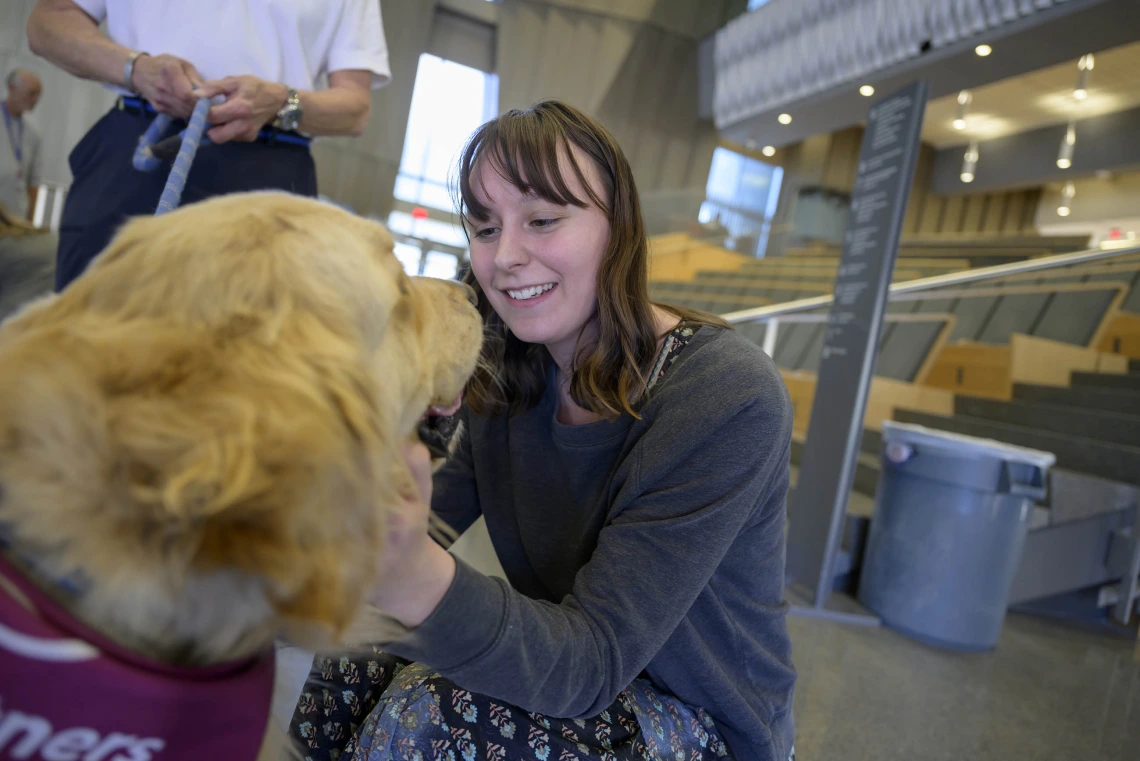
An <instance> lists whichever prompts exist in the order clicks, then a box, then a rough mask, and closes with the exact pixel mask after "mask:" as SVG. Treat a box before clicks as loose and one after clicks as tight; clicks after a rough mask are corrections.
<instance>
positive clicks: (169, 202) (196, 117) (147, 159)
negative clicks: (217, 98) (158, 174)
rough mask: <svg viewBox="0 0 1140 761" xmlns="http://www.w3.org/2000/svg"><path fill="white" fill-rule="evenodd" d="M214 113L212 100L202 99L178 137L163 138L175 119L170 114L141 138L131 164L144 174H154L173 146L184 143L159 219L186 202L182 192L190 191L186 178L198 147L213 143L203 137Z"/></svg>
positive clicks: (168, 181)
mask: <svg viewBox="0 0 1140 761" xmlns="http://www.w3.org/2000/svg"><path fill="white" fill-rule="evenodd" d="M209 110H210V99H209V98H199V99H198V102H197V103H196V104H195V105H194V112H193V113H192V114H191V115H190V119H189V121H188V122H187V124H186V129H184V130H182V131H181V132H179V133H178V134H177V135H172V136H171V137H168V138H166V139H164V140H161V141H160V140H159V138H160V137H161V136H162V135H163V133H165V132H166V130H168V129H169V128H170V125H171V123H172V122H173V121H174V119H173V118H172V117H171V116H169V115H167V114H159V115H158V116H156V117H155V118H154V121H153V122H151V123H150V126H149V127H147V130H146V132H144V133H143V135H142V137H140V138H139V145H138V147H137V148H136V149H135V155H134V157H133V159H132V161H131V163H132V164H133V165H134V167H135V169H138V170H139V171H140V172H153V171H154V170H155V169H157V168H158V167H159V166H160V165H161V164H162V163H163V159H164V157H165V156H166V155H168V154H169V151H170V149H171V148H172V146H173V144H175V143H177V142H181V145H180V146H179V148H178V155H177V156H175V157H174V165H173V166H172V167H171V168H170V176H168V177H167V178H166V187H164V188H163V189H162V196H161V197H160V198H159V199H158V209H157V210H156V211H155V212H154V214H155V216H159V215H161V214H165V213H167V212H168V211H174V210H175V209H176V208H178V202H179V201H180V200H182V191H183V190H184V189H185V188H186V177H187V176H188V175H189V174H190V165H191V164H192V163H194V155H195V154H196V153H197V152H198V146H199V145H200V144H201V143H203V142H209V140H210V138H208V137H203V136H202V133H203V132H205V130H206V114H207V113H208V112H209Z"/></svg>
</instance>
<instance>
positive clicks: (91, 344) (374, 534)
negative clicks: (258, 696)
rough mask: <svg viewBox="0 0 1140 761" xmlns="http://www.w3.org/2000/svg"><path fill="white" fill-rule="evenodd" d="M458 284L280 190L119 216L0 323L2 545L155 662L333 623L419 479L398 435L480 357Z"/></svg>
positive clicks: (250, 652)
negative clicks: (93, 251)
mask: <svg viewBox="0 0 1140 761" xmlns="http://www.w3.org/2000/svg"><path fill="white" fill-rule="evenodd" d="M465 289H466V287H465V286H462V285H460V284H458V283H453V282H448V281H441V280H433V279H426V278H409V277H407V276H406V275H405V274H404V272H403V269H402V267H401V265H400V263H399V262H398V261H397V259H396V257H395V256H394V254H393V241H392V237H391V236H390V234H389V233H388V231H387V230H385V229H384V228H383V227H382V226H381V225H379V224H376V223H374V222H371V221H368V220H365V219H361V218H359V217H356V216H353V215H352V214H349V213H347V212H345V211H342V210H340V209H338V208H336V207H334V206H331V205H328V204H325V203H322V202H319V201H314V200H309V199H303V198H299V197H295V196H289V195H285V194H279V193H251V194H242V195H231V196H225V197H222V198H216V199H213V200H208V201H204V202H201V203H197V204H193V205H190V206H186V207H184V208H182V209H179V210H177V211H175V212H173V213H171V214H168V215H165V216H161V217H147V218H139V219H134V220H132V221H130V222H129V223H128V224H127V225H126V226H125V227H124V228H123V229H122V230H121V231H120V232H119V234H118V235H117V236H116V237H115V239H114V240H113V241H112V242H111V244H110V245H109V247H108V248H107V249H106V250H105V251H104V252H103V254H102V255H101V256H100V257H99V258H98V259H97V260H96V261H95V262H94V263H93V264H92V266H91V268H90V270H89V271H88V272H87V273H86V274H85V275H84V276H83V277H82V278H80V279H79V280H77V281H76V282H75V283H74V284H73V285H72V286H71V287H69V288H68V289H67V290H66V291H65V292H64V293H63V294H61V295H56V296H51V297H48V298H46V299H44V300H42V301H39V302H36V303H34V304H32V305H30V306H29V307H27V308H25V309H24V310H23V311H22V312H20V313H18V314H17V315H16V316H14V317H13V318H12V319H10V320H9V321H7V322H5V323H3V325H0V527H2V528H3V529H4V534H5V535H4V536H3V539H4V544H5V545H6V546H7V549H6V550H5V552H4V556H5V558H6V559H7V560H9V561H11V562H12V564H13V565H14V566H15V567H18V568H20V569H21V571H22V572H24V573H25V574H26V575H27V576H28V578H30V579H32V581H33V582H34V583H36V584H37V585H39V586H42V587H43V588H44V589H46V590H47V591H48V592H50V593H51V594H52V595H53V597H55V598H56V599H57V600H58V601H59V602H60V603H61V604H62V605H64V606H66V608H67V609H68V610H69V611H70V612H71V613H72V614H73V615H75V616H76V617H77V618H78V619H80V620H81V621H82V622H84V623H85V624H86V625H88V626H90V627H91V628H93V629H94V630H95V631H97V632H98V633H100V634H101V635H103V636H105V637H107V638H108V639H110V640H112V641H114V642H116V643H119V644H121V645H123V646H125V647H127V648H130V650H131V651H133V652H136V653H139V654H140V655H141V656H143V657H146V658H149V659H153V660H155V661H158V662H162V663H170V664H181V665H189V666H210V665H212V664H218V663H228V662H232V661H235V660H237V659H242V658H247V657H252V656H254V655H256V654H257V653H259V652H262V651H264V650H265V649H267V648H270V647H271V646H272V643H273V641H274V639H275V638H278V637H283V638H285V639H288V640H291V641H293V642H297V643H300V644H302V645H304V646H306V647H311V648H316V647H328V646H331V645H336V644H338V643H339V641H340V638H341V636H342V634H343V633H344V632H345V630H346V628H347V627H348V626H349V624H350V622H351V621H352V620H353V619H354V617H356V616H357V614H358V612H360V610H361V608H362V600H363V599H364V596H365V595H366V593H367V591H368V588H369V585H370V583H371V582H372V580H373V578H374V575H375V573H376V568H377V565H378V560H377V558H378V557H379V555H380V554H381V553H382V552H383V546H384V540H385V528H386V510H387V508H388V506H390V505H392V504H394V501H395V500H397V499H398V498H399V495H400V494H401V493H403V494H407V493H410V491H411V490H412V489H414V484H413V482H412V479H411V475H410V473H409V472H408V470H407V467H406V465H405V463H404V460H403V457H402V455H401V448H402V443H403V442H404V441H405V440H406V439H407V438H408V437H409V436H412V435H414V432H415V429H416V427H417V424H418V422H419V421H420V419H421V417H422V416H423V415H424V412H425V410H426V409H427V408H428V407H429V405H445V404H447V403H448V402H450V401H452V400H453V399H455V398H456V397H457V396H458V395H459V394H460V393H461V390H462V388H463V386H464V384H465V383H466V381H467V379H468V377H469V376H470V374H471V373H472V371H473V369H474V367H475V363H476V360H477V357H478V354H479V349H480V346H481V340H482V326H481V323H480V320H479V316H478V314H477V312H476V310H475V308H474V307H473V306H472V305H471V303H469V299H470V294H469V293H468V292H465ZM29 559H30V560H31V562H30V563H27V562H25V561H27V560H29ZM75 577H79V578H81V579H82V591H81V593H78V594H68V593H64V592H60V591H59V590H58V589H57V584H56V582H57V580H60V579H70V578H75ZM3 593H4V590H3V588H0V594H3ZM6 689H8V688H6V687H4V686H3V685H2V684H0V709H3V708H4V707H5V705H7V706H9V707H10V706H11V705H12V704H11V702H10V701H7V700H6V699H5V696H4V692H5V690H6ZM93 697H95V698H96V699H97V696H93ZM0 755H2V754H0Z"/></svg>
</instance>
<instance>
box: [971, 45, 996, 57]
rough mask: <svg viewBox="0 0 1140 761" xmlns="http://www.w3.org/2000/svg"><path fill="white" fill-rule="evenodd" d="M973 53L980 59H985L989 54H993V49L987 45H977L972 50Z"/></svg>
mask: <svg viewBox="0 0 1140 761" xmlns="http://www.w3.org/2000/svg"><path fill="white" fill-rule="evenodd" d="M974 52H975V53H977V54H978V55H980V56H981V57H982V58H985V57H986V56H988V55H989V54H990V53H992V52H994V49H993V48H991V47H990V46H989V45H986V44H985V43H982V44H981V45H978V46H977V47H976V48H974Z"/></svg>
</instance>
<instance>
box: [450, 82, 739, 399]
mask: <svg viewBox="0 0 1140 761" xmlns="http://www.w3.org/2000/svg"><path fill="white" fill-rule="evenodd" d="M571 146H573V147H575V148H577V149H578V150H579V151H581V153H582V154H584V155H586V156H588V157H589V158H590V159H591V160H592V161H593V162H594V164H595V165H596V167H597V170H598V172H597V173H598V176H599V178H600V180H601V185H602V189H603V191H604V193H603V195H604V197H599V196H598V194H597V193H596V192H595V190H594V188H593V187H592V186H591V184H590V182H589V181H588V180H587V178H586V175H585V173H584V172H583V170H582V167H581V166H579V164H578V161H577V160H576V159H575V156H574V152H573V151H572V150H571ZM560 156H561V157H562V159H563V161H564V163H565V164H567V165H569V166H570V167H571V168H572V169H573V171H574V174H575V175H576V176H577V178H578V182H579V183H580V185H581V186H582V187H583V188H585V190H586V194H587V196H588V198H586V199H582V198H578V197H576V196H575V195H574V194H573V193H572V192H571V190H570V187H569V185H568V184H567V182H566V179H565V177H563V176H562V171H561V169H560V165H559V158H560ZM480 162H486V164H487V166H488V167H490V168H492V169H494V170H495V171H496V172H498V173H499V174H500V175H502V177H503V178H504V179H506V180H507V181H508V182H510V183H511V184H512V185H514V186H515V187H516V188H518V189H519V191H520V192H523V193H533V194H535V195H537V196H538V197H539V198H542V199H544V200H546V201H549V202H551V203H556V204H559V205H564V206H568V205H574V206H578V207H580V208H586V207H587V206H588V205H589V204H591V203H592V204H593V205H595V206H597V207H598V208H599V209H601V210H602V211H604V212H605V213H606V215H607V217H608V218H609V222H610V240H609V246H608V248H607V250H606V252H605V255H604V256H603V258H602V262H601V266H600V267H599V268H598V283H597V290H598V304H597V309H596V312H595V315H594V319H595V320H597V323H598V331H597V341H596V343H594V344H593V345H592V346H589V347H579V350H580V353H579V355H578V359H577V362H576V364H575V367H574V371H573V377H572V378H571V380H570V395H571V397H572V398H573V399H574V402H575V403H576V404H578V405H580V406H581V407H583V408H585V409H588V410H590V411H591V412H594V413H595V414H598V415H601V416H603V417H605V418H608V419H613V418H616V417H618V416H619V415H621V414H622V413H623V412H628V413H630V414H631V415H634V416H636V415H637V412H636V411H635V409H634V405H635V404H636V403H637V401H638V399H639V398H640V397H641V395H642V394H643V393H644V392H645V388H646V384H647V383H648V381H649V374H650V372H651V371H652V366H653V363H654V361H655V360H656V357H657V352H658V342H659V339H660V338H661V336H659V335H658V332H657V327H656V323H655V321H654V317H653V309H652V307H653V304H654V302H651V301H650V300H649V283H648V240H647V238H646V234H645V222H644V220H643V219H642V215H641V203H640V201H639V200H638V195H637V187H636V185H635V184H634V181H633V171H632V170H631V169H630V166H629V162H628V161H627V160H626V158H625V154H624V153H622V150H621V148H620V147H619V146H618V144H617V141H616V140H614V138H613V136H612V135H610V133H609V132H608V131H607V130H606V128H605V127H603V126H602V125H601V124H599V123H598V122H597V121H595V120H594V119H593V118H591V117H590V116H587V115H586V114H584V113H582V112H581V111H579V110H578V109H576V108H574V107H573V106H570V105H567V104H565V103H562V102H560V101H557V100H545V101H541V102H539V103H536V104H535V105H533V106H531V107H530V108H527V109H523V110H517V109H516V110H513V111H508V112H507V113H505V114H503V115H502V116H500V117H498V118H496V119H492V120H491V121H489V122H487V123H486V124H484V125H483V126H482V127H480V128H479V129H478V130H477V131H476V132H475V134H474V135H472V136H471V139H470V140H469V141H468V142H467V145H466V146H465V147H464V149H463V153H462V154H461V156H460V159H459V176H458V183H457V184H458V188H457V191H458V193H457V195H458V198H457V205H458V206H459V213H460V218H461V219H462V220H463V224H464V228H465V229H467V228H468V226H469V225H470V222H471V221H472V220H474V221H478V222H483V221H486V220H487V219H488V218H489V216H490V210H489V209H487V207H486V206H484V205H483V204H482V203H481V202H480V200H479V197H478V196H477V195H476V193H475V192H474V189H473V182H474V181H475V180H474V176H475V173H476V170H477V168H478V165H479V163H480ZM464 280H465V282H466V283H467V284H468V285H470V286H471V287H473V288H474V289H475V290H476V292H477V293H478V294H479V311H480V313H481V314H482V315H483V320H484V325H485V326H486V339H485V341H484V344H483V356H482V358H481V362H480V367H479V369H478V370H477V371H476V373H475V376H474V377H473V378H472V380H471V383H470V384H469V386H468V390H467V395H466V400H467V404H468V406H469V407H470V408H471V410H472V411H474V412H475V413H477V414H481V415H490V414H497V413H500V412H503V411H506V412H508V413H509V414H515V413H518V412H521V411H523V410H526V409H530V408H531V407H533V406H534V405H535V404H537V403H538V401H539V399H541V397H542V394H543V391H544V389H545V387H546V372H547V369H548V368H549V362H551V361H553V360H552V359H551V358H550V355H549V353H548V352H547V351H546V347H544V346H542V345H539V344H528V343H525V342H523V341H521V340H519V339H518V338H517V337H515V336H514V335H513V334H512V333H511V332H510V330H509V329H508V328H507V326H506V325H505V324H504V323H503V321H502V319H501V318H500V317H499V316H498V314H496V313H495V311H494V309H492V308H491V306H490V303H489V302H488V300H487V298H486V297H485V296H484V295H483V293H482V290H481V289H480V287H479V283H478V282H477V281H476V280H475V277H474V275H473V273H471V272H468V273H467V275H466V277H465V278H464ZM657 306H660V307H661V308H663V309H666V310H668V311H669V312H671V313H673V314H675V315H677V316H678V317H680V318H681V319H683V320H685V321H686V322H689V323H694V324H697V325H718V326H725V323H724V322H723V321H722V320H720V319H719V318H717V317H714V316H712V315H709V314H704V313H701V312H696V311H694V310H690V309H685V308H682V307H676V306H669V305H664V304H658V305H657ZM582 350H584V351H582Z"/></svg>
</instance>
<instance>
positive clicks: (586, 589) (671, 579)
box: [388, 376, 792, 718]
mask: <svg viewBox="0 0 1140 761" xmlns="http://www.w3.org/2000/svg"><path fill="white" fill-rule="evenodd" d="M777 377H778V376H777ZM769 391H770V393H769ZM662 422H665V421H662ZM702 422H703V425H702V426H701V427H699V428H690V429H689V430H684V431H682V430H675V429H674V427H673V426H670V425H665V429H666V430H664V431H662V432H661V435H659V436H658V437H656V440H655V441H654V444H655V445H656V446H655V448H653V447H647V448H643V449H642V450H641V454H640V457H641V458H642V459H641V461H640V463H639V464H638V473H639V477H638V479H635V481H636V483H635V484H633V486H632V488H634V489H635V490H636V491H635V494H636V496H635V497H634V498H633V499H632V500H630V501H628V503H627V505H626V507H625V508H624V509H622V511H621V512H620V513H619V514H618V515H617V516H616V518H614V519H613V520H612V521H611V523H610V524H609V525H607V526H606V527H605V528H604V529H602V531H601V534H600V536H599V539H598V544H597V547H596V549H595V551H594V553H593V555H592V556H591V559H590V561H589V562H588V563H587V564H586V565H585V566H584V567H583V568H582V569H581V570H580V571H579V573H578V574H577V576H576V577H575V581H574V586H573V590H572V592H571V594H569V595H567V596H566V597H565V598H564V599H563V600H562V602H561V604H554V603H550V602H546V601H540V600H533V599H530V598H528V597H525V596H523V595H521V594H519V593H517V592H515V591H514V590H512V589H511V588H510V587H509V586H508V585H506V584H505V583H504V582H502V581H500V580H497V579H492V578H489V577H486V576H483V575H482V574H480V573H478V572H476V571H474V570H473V569H471V568H470V567H469V566H467V565H466V564H464V563H462V562H459V563H458V569H457V571H456V578H455V581H454V582H453V584H452V586H451V588H450V590H449V591H448V592H447V594H446V595H445V596H444V599H443V600H442V601H441V603H440V605H439V606H438V607H437V608H436V610H435V612H434V613H433V614H432V615H431V616H430V617H429V618H428V620H427V621H425V622H424V623H423V625H422V626H420V627H419V628H418V629H417V630H416V631H414V632H412V634H411V635H409V637H407V638H406V639H405V640H403V641H401V642H399V643H395V644H393V645H391V646H390V647H389V648H388V649H389V650H390V651H391V652H393V653H395V654H397V655H401V656H403V657H405V658H410V659H413V660H417V661H421V662H423V663H426V664H428V665H429V666H431V667H433V668H435V669H437V670H438V671H439V672H440V673H441V674H443V675H444V676H446V677H448V678H450V679H452V680H453V681H455V682H456V683H457V684H460V685H462V686H463V687H464V688H466V689H469V690H473V691H476V692H480V693H483V694H486V695H489V696H491V697H494V698H497V699H499V700H504V701H507V702H509V703H513V704H514V705H517V706H519V707H521V708H523V709H525V710H529V711H536V712H539V713H543V714H547V715H549V716H556V717H567V718H580V717H587V716H593V715H596V714H597V713H599V712H600V711H602V710H604V709H605V708H607V707H608V706H609V705H610V704H611V703H612V702H613V700H614V699H615V698H616V697H617V695H618V693H620V692H621V690H623V689H625V688H626V687H627V686H629V684H630V683H631V682H632V681H633V679H635V678H636V677H637V675H638V674H639V673H640V672H641V671H642V670H643V669H644V668H645V667H646V665H647V664H648V663H649V661H650V660H651V659H652V658H653V657H654V656H655V655H656V654H657V653H658V652H659V651H660V650H661V648H662V646H663V645H664V643H665V642H666V640H667V639H668V638H669V637H670V635H671V634H672V633H673V631H674V630H675V629H676V628H677V626H678V624H679V623H680V622H681V621H682V619H683V618H684V617H685V615H686V613H687V612H688V610H689V608H690V607H691V606H692V604H693V602H694V600H696V598H697V596H698V595H699V594H700V593H701V592H702V590H703V589H704V588H705V587H706V585H707V584H708V582H709V579H710V578H711V576H712V574H713V572H714V571H715V570H716V568H717V566H718V565H719V564H720V562H721V560H722V559H723V558H724V556H725V554H726V553H727V552H728V551H729V548H730V547H731V545H732V543H733V541H734V540H735V539H736V538H737V535H738V534H739V533H740V531H741V530H742V529H743V528H744V527H745V526H746V525H749V524H750V523H753V522H756V521H760V520H762V519H763V518H764V517H765V516H759V515H757V512H758V511H759V509H760V508H761V507H763V506H767V505H772V504H775V502H776V501H777V500H773V499H770V496H771V491H772V489H774V488H776V487H777V485H779V484H782V483H784V480H783V479H782V478H779V477H778V474H779V471H780V469H781V468H783V469H786V468H787V450H788V447H789V442H790V438H791V427H792V418H791V412H790V405H789V404H788V402H787V397H786V394H785V393H784V391H783V388H782V386H781V387H780V388H778V389H775V388H770V389H768V390H766V392H765V393H764V394H763V395H762V396H759V397H756V398H753V399H750V400H749V401H747V402H746V403H744V404H743V405H739V406H737V408H736V409H735V410H730V411H728V412H727V413H726V414H723V415H721V416H719V420H718V419H712V420H710V419H705V420H703V421H702ZM686 427H687V428H688V427H689V426H686ZM647 473H650V474H652V482H641V480H642V479H643V478H644V477H645V474H647ZM626 488H630V487H628V486H627V487H626ZM780 505H781V507H782V502H781V503H780ZM765 523H766V524H767V525H769V526H770V530H773V531H775V530H778V531H783V524H782V521H765Z"/></svg>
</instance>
